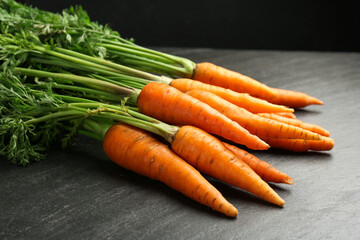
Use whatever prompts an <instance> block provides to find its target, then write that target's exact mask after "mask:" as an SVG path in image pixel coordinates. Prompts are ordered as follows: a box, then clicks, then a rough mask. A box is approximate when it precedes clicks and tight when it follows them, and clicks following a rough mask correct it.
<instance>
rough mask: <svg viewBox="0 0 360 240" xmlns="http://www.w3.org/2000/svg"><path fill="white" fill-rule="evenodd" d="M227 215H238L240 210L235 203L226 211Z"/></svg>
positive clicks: (233, 216) (234, 216)
mask: <svg viewBox="0 0 360 240" xmlns="http://www.w3.org/2000/svg"><path fill="white" fill-rule="evenodd" d="M225 215H226V216H228V217H232V218H236V216H237V215H238V210H237V209H236V208H235V207H234V206H233V205H231V207H229V208H228V209H227V211H226V212H225Z"/></svg>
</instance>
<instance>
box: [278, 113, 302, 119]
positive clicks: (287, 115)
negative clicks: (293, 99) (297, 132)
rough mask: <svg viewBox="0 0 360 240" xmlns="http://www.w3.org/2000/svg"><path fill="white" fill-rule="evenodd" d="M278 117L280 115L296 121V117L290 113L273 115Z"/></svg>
mask: <svg viewBox="0 0 360 240" xmlns="http://www.w3.org/2000/svg"><path fill="white" fill-rule="evenodd" d="M273 114H276V115H279V116H281V117H286V118H293V119H296V115H295V114H294V113H289V112H278V113H273Z"/></svg>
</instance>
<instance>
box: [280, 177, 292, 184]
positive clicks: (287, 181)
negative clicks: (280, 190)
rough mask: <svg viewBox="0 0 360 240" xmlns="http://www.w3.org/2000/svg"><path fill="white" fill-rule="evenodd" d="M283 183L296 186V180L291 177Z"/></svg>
mask: <svg viewBox="0 0 360 240" xmlns="http://www.w3.org/2000/svg"><path fill="white" fill-rule="evenodd" d="M282 182H283V183H285V184H289V185H292V184H294V179H292V178H291V177H289V176H288V177H287V178H284V179H283V181H282Z"/></svg>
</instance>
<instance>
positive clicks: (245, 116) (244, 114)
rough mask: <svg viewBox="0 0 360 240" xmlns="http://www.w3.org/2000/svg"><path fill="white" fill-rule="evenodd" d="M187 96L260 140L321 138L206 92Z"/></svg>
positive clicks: (195, 91) (199, 91)
mask: <svg viewBox="0 0 360 240" xmlns="http://www.w3.org/2000/svg"><path fill="white" fill-rule="evenodd" d="M187 94H188V95H190V96H193V97H194V98H196V99H199V100H200V101H203V102H205V103H206V104H208V105H209V106H210V107H212V108H214V109H216V110H218V111H219V112H220V113H222V114H224V115H225V116H227V117H228V118H230V119H231V120H233V121H235V122H237V123H239V124H240V125H241V126H242V127H244V128H245V129H247V130H248V131H249V132H250V133H252V134H254V135H257V136H258V137H260V138H261V137H272V138H295V139H296V138H300V139H312V140H319V139H320V137H321V136H320V135H319V134H316V133H313V132H310V131H308V130H304V129H302V128H299V127H295V126H292V125H288V124H285V123H281V122H278V121H274V120H271V119H268V118H264V117H261V116H259V115H256V114H253V113H251V112H249V111H247V110H245V109H243V108H240V107H238V106H236V105H234V104H232V103H230V102H228V101H226V100H225V99H222V98H221V97H219V96H216V95H215V94H212V93H209V92H206V91H201V90H192V91H189V92H187ZM270 146H271V145H270Z"/></svg>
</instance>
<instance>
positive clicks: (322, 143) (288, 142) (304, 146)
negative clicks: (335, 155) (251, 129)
mask: <svg viewBox="0 0 360 240" xmlns="http://www.w3.org/2000/svg"><path fill="white" fill-rule="evenodd" d="M262 139H263V140H264V141H266V142H267V143H269V144H270V146H271V147H273V148H282V149H286V150H289V151H293V152H306V151H309V150H314V151H329V150H331V149H332V148H333V147H334V140H333V139H332V138H330V137H321V140H304V139H283V138H266V137H264V138H262Z"/></svg>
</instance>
